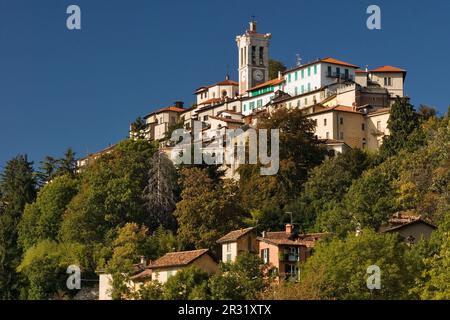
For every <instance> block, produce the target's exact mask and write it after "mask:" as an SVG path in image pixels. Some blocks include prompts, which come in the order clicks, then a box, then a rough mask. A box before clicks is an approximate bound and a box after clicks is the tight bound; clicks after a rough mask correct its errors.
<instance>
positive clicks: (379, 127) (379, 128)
mask: <svg viewBox="0 0 450 320" xmlns="http://www.w3.org/2000/svg"><path fill="white" fill-rule="evenodd" d="M377 130H381V121H377Z"/></svg>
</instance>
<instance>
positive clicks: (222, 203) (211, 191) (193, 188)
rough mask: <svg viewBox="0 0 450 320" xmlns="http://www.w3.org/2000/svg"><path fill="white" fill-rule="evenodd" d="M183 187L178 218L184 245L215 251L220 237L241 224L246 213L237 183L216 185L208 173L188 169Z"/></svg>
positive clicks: (179, 234)
mask: <svg viewBox="0 0 450 320" xmlns="http://www.w3.org/2000/svg"><path fill="white" fill-rule="evenodd" d="M181 186H182V192H181V201H179V202H178V203H177V208H176V210H175V213H174V215H175V217H176V218H177V221H178V226H179V228H178V237H179V240H180V241H181V242H183V243H184V244H186V245H193V246H194V247H196V248H211V249H212V248H214V247H215V245H216V243H215V241H216V240H217V239H218V238H219V237H220V236H222V235H224V234H226V233H227V232H229V231H231V230H233V229H235V228H237V227H239V226H240V225H241V223H242V219H243V218H244V211H243V209H242V208H241V206H240V200H239V194H238V192H237V186H236V185H235V184H234V183H233V182H231V181H230V182H219V183H214V182H213V180H212V179H211V178H210V177H209V176H208V173H207V172H206V170H201V169H198V168H190V169H187V168H184V169H182V170H181Z"/></svg>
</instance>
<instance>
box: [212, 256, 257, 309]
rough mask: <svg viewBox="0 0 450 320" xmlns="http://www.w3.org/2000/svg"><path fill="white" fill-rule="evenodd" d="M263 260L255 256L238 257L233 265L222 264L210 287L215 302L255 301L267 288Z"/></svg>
mask: <svg viewBox="0 0 450 320" xmlns="http://www.w3.org/2000/svg"><path fill="white" fill-rule="evenodd" d="M261 264H262V262H261V259H260V258H259V257H258V256H257V255H255V254H241V255H238V256H237V258H236V261H235V262H233V263H221V264H220V272H219V273H218V274H216V275H214V276H212V277H211V279H210V280H209V287H210V288H211V298H212V299H215V300H253V299H256V298H257V297H258V295H259V294H260V293H261V292H262V290H263V289H264V287H265V283H264V275H263V272H262V269H261Z"/></svg>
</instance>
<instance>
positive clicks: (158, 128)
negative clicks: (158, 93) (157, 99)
mask: <svg viewBox="0 0 450 320" xmlns="http://www.w3.org/2000/svg"><path fill="white" fill-rule="evenodd" d="M184 111H185V109H184V108H183V102H176V103H175V105H173V106H170V107H165V108H161V109H158V110H156V111H154V112H152V113H150V114H148V115H146V116H145V117H144V120H145V122H146V124H147V129H146V131H145V137H146V138H147V139H149V140H163V139H164V138H165V136H166V132H167V131H168V129H169V127H170V126H172V125H175V124H177V123H178V122H179V121H180V116H181V114H182V113H183V112H184ZM131 135H132V136H133V133H132V134H131Z"/></svg>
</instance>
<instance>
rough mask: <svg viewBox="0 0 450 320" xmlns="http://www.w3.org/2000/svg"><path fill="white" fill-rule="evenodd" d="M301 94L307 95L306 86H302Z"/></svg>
mask: <svg viewBox="0 0 450 320" xmlns="http://www.w3.org/2000/svg"><path fill="white" fill-rule="evenodd" d="M301 93H305V86H304V85H303V84H302V90H301Z"/></svg>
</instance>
